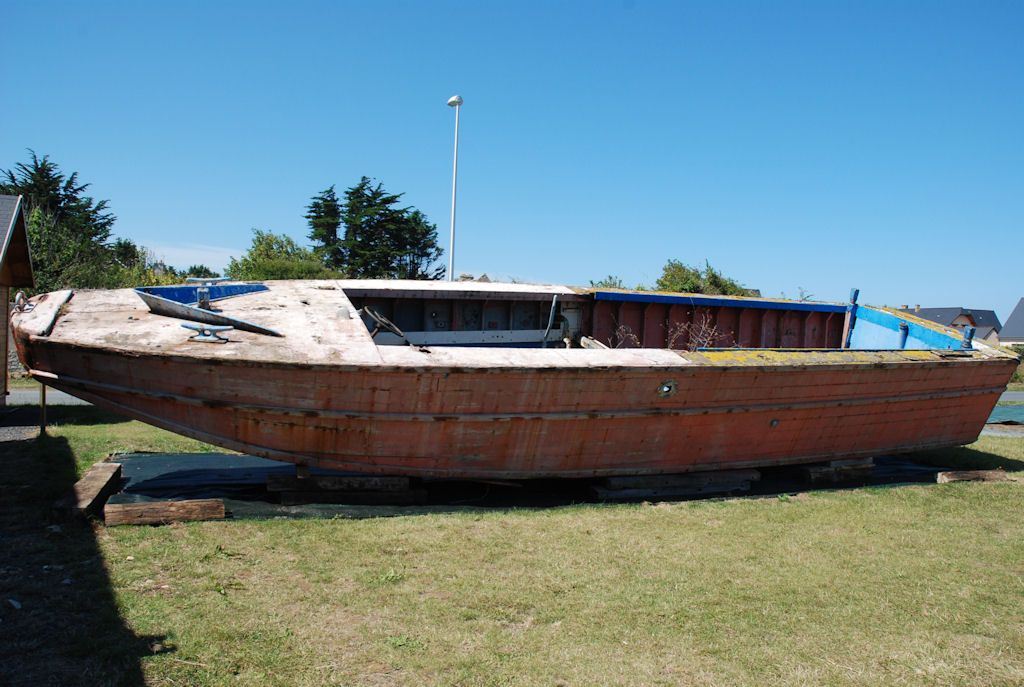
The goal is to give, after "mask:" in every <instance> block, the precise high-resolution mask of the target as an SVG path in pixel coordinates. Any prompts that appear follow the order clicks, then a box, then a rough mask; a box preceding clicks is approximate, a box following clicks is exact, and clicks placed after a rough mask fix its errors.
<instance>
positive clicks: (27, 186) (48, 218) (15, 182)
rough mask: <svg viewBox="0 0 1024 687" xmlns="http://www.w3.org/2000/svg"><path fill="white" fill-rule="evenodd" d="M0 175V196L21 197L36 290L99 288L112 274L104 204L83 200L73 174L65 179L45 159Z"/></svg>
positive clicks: (110, 217)
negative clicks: (0, 194) (22, 198)
mask: <svg viewBox="0 0 1024 687" xmlns="http://www.w3.org/2000/svg"><path fill="white" fill-rule="evenodd" d="M29 152H30V153H31V155H32V158H31V160H30V161H29V162H28V163H27V164H26V163H22V162H19V163H18V164H16V165H15V166H14V169H12V170H0V193H4V194H10V195H21V196H24V203H25V210H26V213H25V214H26V219H27V223H26V224H27V227H26V228H27V230H28V238H29V244H30V245H31V247H32V258H33V264H34V266H35V279H36V288H37V289H38V290H39V291H53V290H56V289H61V288H67V287H104V286H108V285H109V284H110V281H111V279H112V278H115V277H114V275H115V273H116V272H117V270H118V265H117V263H116V262H115V260H114V256H113V254H112V251H111V250H110V246H109V245H108V241H109V240H110V233H111V229H112V227H113V225H114V221H115V219H116V218H115V217H114V215H113V214H112V213H110V212H108V211H107V201H105V200H101V201H95V200H93V199H92V198H91V197H89V196H86V195H85V191H86V190H87V189H88V188H89V184H80V183H78V173H77V172H74V173H72V174H71V175H70V176H65V175H64V174H63V173H62V172H61V171H60V168H59V167H58V166H57V165H56V164H54V163H53V162H50V159H49V158H48V157H47V156H45V155H44V156H43V157H41V158H40V157H39V156H38V155H36V153H35V151H31V150H30V151H29Z"/></svg>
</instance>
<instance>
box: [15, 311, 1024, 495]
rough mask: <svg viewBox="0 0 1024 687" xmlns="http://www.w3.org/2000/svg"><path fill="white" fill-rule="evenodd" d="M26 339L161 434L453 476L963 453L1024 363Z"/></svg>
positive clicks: (263, 452)
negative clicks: (505, 358)
mask: <svg viewBox="0 0 1024 687" xmlns="http://www.w3.org/2000/svg"><path fill="white" fill-rule="evenodd" d="M16 333H17V343H18V346H19V351H20V353H21V355H22V359H23V360H24V361H25V362H26V364H27V365H29V366H30V367H31V369H32V373H33V375H35V376H36V377H38V378H39V379H40V380H41V381H43V382H44V383H46V384H48V385H51V386H53V387H56V388H58V389H61V390H64V391H67V392H69V393H72V394H75V395H77V396H80V397H82V398H84V399H86V400H89V401H91V402H93V403H95V404H97V405H99V406H102V407H106V408H109V409H111V410H114V411H116V412H119V413H123V414H126V415H129V416H131V417H135V418H137V419H140V420H143V421H145V422H148V423H150V424H153V425H156V426H158V427H162V428H165V429H168V430H170V431H173V432H177V433H179V434H183V435H187V436H191V437H194V438H196V439H200V440H203V441H206V442H209V443H211V444H214V445H217V446H221V447H224V448H228V449H233V450H238V451H241V452H245V453H248V454H252V455H258V456H264V457H267V458H271V459H276V460H285V461H290V462H294V463H297V464H304V465H311V466H319V467H325V468H332V469H339V470H352V471H359V472H367V473H379V474H394V475H410V476H421V477H451V478H507V479H526V478H540V477H590V476H597V475H626V474H645V473H646V474H649V473H676V472H684V471H690V470H706V469H721V468H728V467H749V466H759V465H780V464H792V463H805V462H815V461H821V460H831V459H834V458H840V457H854V456H871V455H879V454H884V453H893V452H904V451H913V450H919V449H927V448H938V447H944V446H955V445H960V444H964V443H969V442H971V441H973V440H975V439H976V438H977V436H978V434H979V433H980V431H981V429H982V427H983V426H984V424H985V421H986V419H987V418H988V416H989V414H990V412H991V410H992V407H993V406H994V405H995V403H996V402H997V400H998V397H999V395H1000V393H1001V392H1002V391H1003V390H1004V389H1005V386H1006V383H1007V380H1008V379H1009V377H1010V375H1011V374H1012V372H1013V370H1014V369H1015V367H1016V364H1017V361H1016V359H1015V358H1013V357H1012V356H1007V355H990V354H982V353H980V352H974V353H970V352H965V353H959V352H948V351H947V352H939V351H849V350H833V351H826V350H809V351H773V350H763V351H756V350H755V351H749V350H742V349H738V350H735V351H729V350H725V351H704V352H690V353H688V354H687V355H686V356H685V357H680V356H677V355H672V356H671V357H668V356H662V357H654V358H653V360H654V362H653V363H651V364H648V365H644V364H642V363H640V362H637V360H635V359H628V360H626V359H622V362H621V364H618V365H616V364H614V361H615V360H616V358H614V357H603V358H602V357H600V354H603V353H604V352H597V351H595V352H582V351H581V352H580V353H584V354H586V357H585V358H584V359H583V360H581V361H580V362H579V363H578V364H575V365H574V364H571V362H570V363H566V362H565V361H566V354H565V353H564V352H559V351H554V350H547V351H541V350H538V351H533V352H532V353H531V356H532V357H531V358H530V360H532V361H533V363H532V365H530V366H523V365H510V364H503V363H502V362H501V361H500V360H499V361H491V360H489V359H487V358H484V357H481V356H480V355H477V354H473V355H471V354H469V353H460V352H459V351H451V352H444V353H441V352H434V353H431V352H418V351H416V350H414V349H411V348H408V347H405V348H395V349H393V350H391V351H385V352H384V354H383V357H382V358H381V359H380V360H378V361H373V362H365V363H361V362H358V361H357V362H353V363H352V364H338V363H336V362H319V363H316V364H298V363H285V362H268V361H262V362H259V361H252V360H230V359H225V358H222V357H209V356H208V357H205V358H197V357H194V356H192V355H185V354H174V353H170V352H159V353H156V352H148V353H146V352H138V351H136V352H133V353H132V354H131V355H126V354H125V352H124V351H123V350H107V349H105V348H103V347H98V346H91V345H90V346H86V345H80V344H78V343H75V342H71V341H67V340H60V338H59V337H51V336H49V335H40V334H32V333H31V332H30V331H26V330H24V329H22V330H18V329H17V328H16ZM214 348H215V347H214ZM202 350H206V349H202ZM666 353H667V352H666ZM474 361H476V362H474ZM545 361H547V362H545ZM595 361H598V362H599V363H600V364H595ZM456 363H457V364H456Z"/></svg>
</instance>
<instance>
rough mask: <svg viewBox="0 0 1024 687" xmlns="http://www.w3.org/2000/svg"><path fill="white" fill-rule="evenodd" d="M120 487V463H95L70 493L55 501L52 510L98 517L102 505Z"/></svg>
mask: <svg viewBox="0 0 1024 687" xmlns="http://www.w3.org/2000/svg"><path fill="white" fill-rule="evenodd" d="M120 486H121V464H120V463H96V464H95V465H93V466H92V467H91V468H89V469H88V470H86V471H85V474H84V475H82V478H81V479H80V480H78V481H77V482H75V486H74V487H73V488H72V490H71V493H69V494H67V495H65V496H64V497H62V498H61V499H60V500H59V501H57V503H56V504H55V505H54V508H55V509H56V510H57V511H58V512H60V513H64V514H68V515H99V514H100V512H101V511H102V510H103V504H104V503H106V501H107V499H108V498H109V497H110V495H111V494H113V493H114V492H116V491H117V490H118V488H119V487H120Z"/></svg>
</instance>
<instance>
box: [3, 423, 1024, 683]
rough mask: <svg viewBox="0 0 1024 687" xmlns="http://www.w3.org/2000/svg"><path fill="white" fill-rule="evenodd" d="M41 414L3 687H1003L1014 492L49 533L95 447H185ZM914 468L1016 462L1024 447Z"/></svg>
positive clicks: (69, 528)
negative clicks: (43, 424)
mask: <svg viewBox="0 0 1024 687" xmlns="http://www.w3.org/2000/svg"><path fill="white" fill-rule="evenodd" d="M55 420H56V422H58V423H59V424H58V425H57V426H55V427H53V428H52V429H51V431H50V434H49V436H48V437H45V438H43V439H42V440H40V441H38V442H37V441H21V442H8V443H6V444H2V445H0V446H2V448H0V499H2V500H0V506H2V508H0V527H2V532H3V538H4V540H5V550H6V551H13V552H17V555H15V556H8V557H6V560H4V561H3V562H0V592H2V593H0V605H2V608H0V647H4V649H3V650H2V651H0V684H32V685H36V684H47V683H50V684H90V685H94V684H128V685H135V684H152V685H264V684H266V685H604V684H608V685H679V684H694V685H763V684H782V685H876V684H901V685H961V684H962V685H967V684H969V685H1019V684H1021V683H1022V682H1024V620H1022V618H1024V583H1022V578H1024V521H1022V518H1021V515H1020V514H1021V506H1022V505H1024V485H1021V484H1006V483H996V484H992V483H988V484H983V483H959V484H949V485H927V486H904V487H893V488H868V489H857V490H846V491H817V492H807V493H802V494H797V495H792V496H786V497H779V498H737V499H724V500H704V501H690V502H680V503H671V504H654V505H626V506H624V505H615V506H608V505H584V506H568V507H559V508H547V509H525V508H523V509H493V510H480V509H469V508H467V509H456V510H455V511H454V512H437V511H438V509H434V510H433V511H432V510H431V509H419V510H410V511H409V514H408V515H404V516H401V517H390V518H369V519H362V520H341V519H339V520H287V521H224V522H213V523H194V524H187V525H179V526H169V527H159V528H146V527H140V528H133V527H122V528H111V529H104V528H102V527H101V526H96V527H92V526H87V525H76V524H74V523H57V524H58V525H59V529H58V528H54V527H52V524H53V523H54V522H55V521H53V520H52V519H51V515H50V513H49V510H48V509H49V504H50V503H51V501H52V499H53V498H55V497H56V496H57V495H59V494H60V493H61V492H62V491H63V490H65V489H66V488H67V487H68V486H69V485H70V484H71V483H72V482H73V481H74V479H75V477H76V474H77V473H78V471H79V470H80V469H81V468H83V467H85V466H87V465H89V464H91V463H92V462H94V461H95V460H98V459H100V458H102V457H103V456H105V455H106V454H107V453H109V452H111V451H114V450H167V451H188V450H203V449H204V448H205V447H204V446H203V445H201V444H198V443H197V442H191V441H189V440H186V439H181V438H179V437H175V436H174V435H170V434H167V433H164V432H161V431H159V430H155V429H151V428H148V427H146V426H144V425H140V424H138V423H134V422H123V421H119V420H117V418H114V417H113V416H110V415H107V414H105V413H102V412H101V411H97V410H95V409H92V408H72V409H67V410H62V411H60V413H59V415H58V417H56V418H55ZM923 459H926V460H931V461H935V462H939V463H942V464H948V465H956V466H959V467H985V468H988V467H1004V468H1006V469H1013V470H1020V469H1024V439H1017V438H1001V437H992V438H988V437H986V438H983V439H982V440H980V441H979V442H977V443H976V444H974V445H972V446H971V447H970V448H963V449H955V450H949V451H943V452H934V453H931V454H929V455H928V456H923ZM8 599H13V600H15V601H16V602H17V604H18V605H19V606H20V608H18V609H15V608H14V607H13V605H12V604H10V603H9V601H8Z"/></svg>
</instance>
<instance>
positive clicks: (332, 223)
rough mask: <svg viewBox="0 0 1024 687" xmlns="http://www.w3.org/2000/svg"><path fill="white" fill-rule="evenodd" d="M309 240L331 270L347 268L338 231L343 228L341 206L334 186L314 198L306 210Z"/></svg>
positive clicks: (315, 251)
mask: <svg viewBox="0 0 1024 687" xmlns="http://www.w3.org/2000/svg"><path fill="white" fill-rule="evenodd" d="M305 217H306V221H307V222H308V223H309V238H310V240H311V241H312V242H313V245H314V246H315V247H314V249H313V252H314V253H315V254H316V256H317V257H318V258H320V260H322V261H323V263H324V265H325V266H327V267H328V268H330V269H334V270H341V269H343V268H344V267H345V248H344V245H343V241H342V237H341V236H340V235H339V233H338V230H339V229H340V228H341V204H340V203H339V202H338V195H337V194H336V193H335V192H334V186H331V187H329V188H326V189H324V190H323V191H321V192H320V193H318V194H317V195H315V196H313V198H312V199H311V201H310V203H309V206H308V207H307V208H306V215H305Z"/></svg>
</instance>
